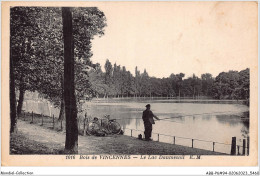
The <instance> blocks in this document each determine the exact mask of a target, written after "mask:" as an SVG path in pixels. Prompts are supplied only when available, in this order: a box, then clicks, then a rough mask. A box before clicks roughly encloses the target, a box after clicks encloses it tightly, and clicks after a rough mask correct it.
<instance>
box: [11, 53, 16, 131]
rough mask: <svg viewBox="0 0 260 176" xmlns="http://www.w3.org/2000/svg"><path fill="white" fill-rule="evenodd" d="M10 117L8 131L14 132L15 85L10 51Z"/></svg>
mask: <svg viewBox="0 0 260 176" xmlns="http://www.w3.org/2000/svg"><path fill="white" fill-rule="evenodd" d="M10 53H11V55H10V117H11V128H10V132H11V133H13V132H16V121H17V119H16V98H15V85H14V66H13V58H12V51H11V52H10Z"/></svg>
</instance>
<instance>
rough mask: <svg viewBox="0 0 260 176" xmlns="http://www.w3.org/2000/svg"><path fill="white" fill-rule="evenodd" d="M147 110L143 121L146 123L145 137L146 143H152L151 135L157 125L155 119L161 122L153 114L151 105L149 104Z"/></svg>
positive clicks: (144, 112)
mask: <svg viewBox="0 0 260 176" xmlns="http://www.w3.org/2000/svg"><path fill="white" fill-rule="evenodd" d="M145 107H146V110H144V111H143V117H142V118H143V121H144V128H145V131H144V135H145V140H146V141H151V140H152V139H151V134H152V129H153V124H155V122H154V120H153V118H156V119H157V120H160V119H159V118H158V117H157V116H155V115H154V114H153V112H152V111H151V110H150V109H151V105H150V104H147V105H146V106H145Z"/></svg>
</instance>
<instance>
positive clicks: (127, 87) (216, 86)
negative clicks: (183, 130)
mask: <svg viewBox="0 0 260 176" xmlns="http://www.w3.org/2000/svg"><path fill="white" fill-rule="evenodd" d="M89 75H90V85H91V89H92V94H91V95H92V96H93V97H99V98H100V97H103V98H109V97H110V98H111V97H113V98H114V97H169V98H170V97H173V98H177V97H178V98H193V99H195V98H203V97H204V98H213V99H234V100H247V99H249V69H248V68H247V69H245V70H242V71H240V72H239V71H229V72H221V73H220V74H219V75H218V76H216V77H213V76H212V74H210V73H205V74H202V75H201V76H200V77H198V76H196V75H195V74H193V75H192V76H191V77H188V78H185V79H184V77H185V74H184V73H179V74H171V75H169V77H167V78H156V77H151V76H149V74H148V73H147V71H146V69H144V71H143V72H141V71H140V70H138V67H136V68H135V75H132V74H131V73H130V71H127V70H126V68H125V66H122V67H121V66H120V65H117V64H116V63H115V64H114V65H112V63H111V62H110V61H109V60H108V59H107V60H106V63H105V65H104V72H103V71H102V69H101V66H100V64H97V68H96V69H95V70H94V69H92V70H90V72H89Z"/></svg>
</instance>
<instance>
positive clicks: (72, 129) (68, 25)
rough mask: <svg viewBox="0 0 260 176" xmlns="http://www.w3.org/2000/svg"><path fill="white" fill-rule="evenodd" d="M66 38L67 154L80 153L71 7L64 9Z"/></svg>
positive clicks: (64, 36) (63, 19) (63, 20)
mask: <svg viewBox="0 0 260 176" xmlns="http://www.w3.org/2000/svg"><path fill="white" fill-rule="evenodd" d="M62 22H63V38H64V84H65V85H66V86H64V100H65V115H66V141H65V151H66V153H75V154H77V153H78V122H77V105H76V97H75V85H74V74H75V73H74V44H73V34H72V32H73V29H72V13H71V8H70V7H62Z"/></svg>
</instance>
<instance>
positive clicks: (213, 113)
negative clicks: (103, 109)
mask: <svg viewBox="0 0 260 176" xmlns="http://www.w3.org/2000/svg"><path fill="white" fill-rule="evenodd" d="M231 112H232V113H234V111H224V112H211V113H200V114H187V115H179V116H173V117H169V118H164V119H160V120H163V121H169V122H175V123H182V122H178V121H173V120H169V119H174V118H181V117H190V116H196V115H215V114H223V113H231ZM244 112H247V111H244ZM239 113H240V112H239ZM242 113H243V112H242ZM125 119H139V120H141V118H117V119H114V120H125ZM160 120H155V121H160Z"/></svg>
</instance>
